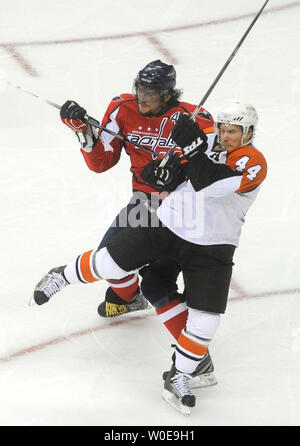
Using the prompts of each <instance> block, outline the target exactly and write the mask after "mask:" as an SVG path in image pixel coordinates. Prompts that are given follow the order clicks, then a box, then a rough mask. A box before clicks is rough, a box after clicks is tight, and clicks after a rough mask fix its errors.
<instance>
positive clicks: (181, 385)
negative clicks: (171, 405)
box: [170, 373, 193, 396]
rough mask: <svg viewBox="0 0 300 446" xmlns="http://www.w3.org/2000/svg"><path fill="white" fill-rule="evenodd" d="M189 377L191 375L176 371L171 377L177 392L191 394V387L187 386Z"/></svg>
mask: <svg viewBox="0 0 300 446" xmlns="http://www.w3.org/2000/svg"><path fill="white" fill-rule="evenodd" d="M190 379H191V375H189V374H188V373H176V375H175V376H173V378H171V379H170V381H171V383H172V384H173V385H174V387H175V389H176V390H177V392H178V393H179V394H180V395H182V396H184V395H193V394H192V392H191V389H190V387H189V380H190Z"/></svg>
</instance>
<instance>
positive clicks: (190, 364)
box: [175, 308, 220, 373]
mask: <svg viewBox="0 0 300 446" xmlns="http://www.w3.org/2000/svg"><path fill="white" fill-rule="evenodd" d="M219 323H220V315H219V314H216V313H207V312H204V311H200V310H195V309H193V308H189V315H188V320H187V325H186V327H185V328H184V329H183V330H182V331H181V333H180V335H179V337H178V340H177V345H176V352H175V367H176V369H177V370H180V371H181V372H183V373H193V372H194V371H195V369H196V367H197V365H198V364H199V361H200V360H201V359H202V358H203V356H204V355H205V353H206V352H207V349H208V345H209V343H210V341H211V340H212V338H213V336H214V334H215V332H216V330H217V328H218V326H219Z"/></svg>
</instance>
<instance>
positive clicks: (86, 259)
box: [64, 249, 101, 284]
mask: <svg viewBox="0 0 300 446" xmlns="http://www.w3.org/2000/svg"><path fill="white" fill-rule="evenodd" d="M96 252H97V250H96V249H95V250H91V251H86V252H84V253H83V254H81V255H79V256H78V257H77V259H76V260H75V261H73V262H71V263H69V264H68V265H67V266H66V267H65V270H64V275H65V277H66V279H67V281H68V282H69V283H72V284H76V283H92V282H96V281H97V280H100V279H101V277H99V276H98V273H97V272H96V269H95V264H94V257H95V254H96Z"/></svg>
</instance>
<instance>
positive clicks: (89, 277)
mask: <svg viewBox="0 0 300 446" xmlns="http://www.w3.org/2000/svg"><path fill="white" fill-rule="evenodd" d="M148 232H149V229H148V228H135V229H134V228H124V229H123V230H122V231H120V232H119V233H118V234H116V236H115V237H113V239H110V240H109V241H108V247H109V250H112V252H113V257H112V256H111V255H110V253H109V252H110V251H108V248H102V249H100V250H98V249H95V250H90V251H86V252H84V253H82V254H80V255H79V256H78V257H77V258H76V259H75V260H74V261H72V262H70V263H69V264H67V265H65V266H62V267H58V268H54V269H52V270H50V271H49V273H47V274H46V275H45V276H44V277H43V278H42V280H41V281H40V282H39V283H38V284H37V286H36V287H35V290H34V296H33V299H34V301H35V302H36V303H37V304H38V305H42V304H43V303H45V302H48V300H49V299H50V298H51V297H52V296H53V295H54V294H56V293H57V292H58V291H61V290H62V289H63V288H64V287H65V286H66V285H69V284H80V283H92V282H96V281H98V280H100V279H115V280H122V279H124V278H125V277H127V276H128V274H133V275H135V274H136V270H137V268H139V267H141V266H143V265H145V264H147V263H149V262H151V261H153V259H154V258H155V253H154V252H153V249H152V244H151V240H150V239H149V235H148ZM114 259H115V260H114Z"/></svg>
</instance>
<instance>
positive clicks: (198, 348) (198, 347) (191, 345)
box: [178, 332, 208, 356]
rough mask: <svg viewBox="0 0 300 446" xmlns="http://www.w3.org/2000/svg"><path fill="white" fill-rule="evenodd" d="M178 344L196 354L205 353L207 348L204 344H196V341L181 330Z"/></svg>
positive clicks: (201, 354)
mask: <svg viewBox="0 0 300 446" xmlns="http://www.w3.org/2000/svg"><path fill="white" fill-rule="evenodd" d="M178 345H179V346H181V347H182V348H184V349H185V350H188V351H189V352H191V353H194V355H198V356H203V355H205V353H206V352H207V348H208V347H207V346H206V345H202V344H198V342H195V341H193V340H192V339H190V338H188V337H187V336H185V335H184V334H183V333H182V332H181V333H180V335H179V337H178Z"/></svg>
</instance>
